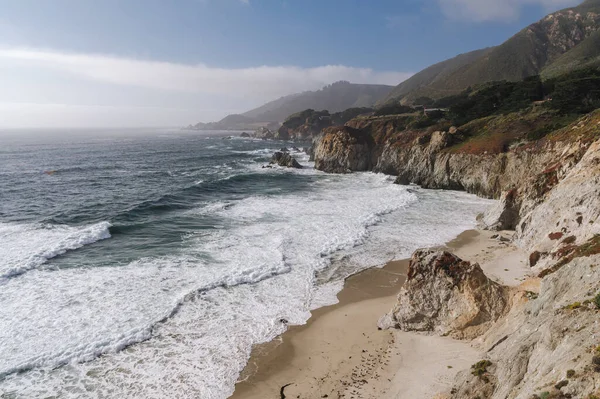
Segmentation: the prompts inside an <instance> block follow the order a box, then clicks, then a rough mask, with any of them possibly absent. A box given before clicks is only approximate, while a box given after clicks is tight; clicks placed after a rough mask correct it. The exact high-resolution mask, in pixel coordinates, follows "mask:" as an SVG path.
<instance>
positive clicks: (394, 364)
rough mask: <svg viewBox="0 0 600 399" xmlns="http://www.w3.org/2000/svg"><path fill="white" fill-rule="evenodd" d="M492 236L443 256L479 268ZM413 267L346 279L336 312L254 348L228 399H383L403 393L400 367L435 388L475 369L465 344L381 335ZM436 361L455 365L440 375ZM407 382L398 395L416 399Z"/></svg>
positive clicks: (453, 246)
mask: <svg viewBox="0 0 600 399" xmlns="http://www.w3.org/2000/svg"><path fill="white" fill-rule="evenodd" d="M487 233H489V232H483V231H480V230H466V231H464V232H463V233H461V234H460V235H458V236H457V237H456V238H455V239H454V240H452V241H450V242H448V243H447V244H446V245H444V246H440V247H439V248H446V249H449V250H450V251H453V252H456V253H458V254H459V256H461V253H462V254H463V255H462V256H465V257H467V256H466V255H471V257H470V258H469V260H473V261H478V259H472V258H473V257H474V255H475V254H481V257H482V259H481V260H482V261H483V260H485V259H483V257H484V255H485V254H488V253H489V252H490V250H489V248H488V247H489V245H486V241H489V236H490V235H491V234H487ZM498 245H500V244H498ZM476 257H480V256H476ZM408 262H409V260H408V259H404V260H399V261H392V262H388V263H387V264H386V265H385V266H384V267H383V268H376V267H372V268H369V269H366V270H364V271H362V272H360V273H358V274H355V275H353V276H350V277H348V278H347V279H346V280H345V282H344V288H343V289H342V290H341V291H340V292H339V293H338V301H339V302H338V303H337V304H335V305H332V306H327V307H323V308H319V309H316V310H314V311H312V316H311V318H310V319H309V320H308V321H307V323H306V324H304V325H301V326H291V327H290V328H289V329H288V330H287V331H286V332H285V333H283V334H282V335H280V336H279V337H277V338H276V339H275V340H273V341H271V342H268V343H265V344H259V345H255V347H254V348H253V350H252V354H251V357H250V360H249V361H248V364H247V365H246V367H245V368H244V370H243V372H242V373H241V375H240V377H239V379H238V383H237V384H236V386H235V392H234V393H233V395H232V396H231V397H230V398H232V399H242V398H244V399H248V398H250V399H252V398H257V399H258V398H281V397H288V398H316V397H319V398H320V397H328V398H342V397H344V398H352V397H357V398H358V397H384V396H383V395H384V394H385V392H388V391H398V389H393V388H394V387H393V386H392V385H394V384H392V380H394V381H396V379H397V377H398V376H401V375H402V373H401V371H402V369H403V367H402V364H405V367H404V369H406V370H405V371H408V373H407V374H406V375H405V376H404V377H405V378H410V375H411V372H412V371H415V372H419V373H420V372H421V371H427V369H429V372H432V373H434V374H432V375H431V376H430V377H431V378H434V379H435V380H436V381H445V380H448V381H449V380H451V378H453V377H454V375H455V374H456V372H457V371H458V370H460V369H461V368H464V366H465V365H467V363H468V365H470V364H472V363H469V362H471V361H472V359H474V358H476V351H475V350H473V349H471V348H470V346H469V345H468V344H466V343H463V342H457V341H453V340H451V339H449V338H435V339H436V342H435V343H433V342H431V343H430V342H428V341H429V339H431V338H434V337H427V336H419V335H416V334H407V333H402V334H400V335H401V336H399V334H398V332H396V331H380V330H378V328H377V321H378V319H379V318H380V317H381V316H383V315H384V314H385V313H387V312H388V311H389V310H390V309H391V308H392V306H393V304H394V302H395V301H396V297H397V294H398V292H399V291H400V288H401V287H402V285H403V284H404V282H405V280H406V273H407V270H408ZM426 341H427V342H426ZM432 346H434V347H435V349H433V348H431V347H432ZM428 347H429V351H435V353H436V355H434V356H427V355H425V356H422V353H419V348H421V351H420V352H423V351H424V350H425V351H426V350H427V348H428ZM401 348H407V349H409V350H410V351H412V352H414V353H413V354H412V355H411V356H412V357H413V360H412V361H411V363H412V364H413V365H415V366H416V364H414V363H415V362H416V363H418V364H420V365H421V366H420V367H418V368H417V369H415V368H414V367H412V366H411V365H410V364H407V362H406V360H407V356H406V355H407V354H406V353H404V354H401V352H402V350H401ZM440 348H445V349H444V350H445V351H446V353H448V354H450V356H451V357H450V358H448V359H445V360H444V359H440V358H444V356H445V355H440ZM462 353H467V355H465V356H462V355H461V354H462ZM409 357H410V356H409ZM432 357H434V358H435V360H434V361H433V363H436V364H437V363H440V361H442V360H443V362H444V363H450V362H453V363H454V365H450V364H447V365H442V366H441V367H440V365H439V364H437V367H434V365H432V364H431V361H430V360H431V358H432ZM421 369H423V370H421ZM399 370H400V372H399ZM420 377H421V378H424V376H423V375H421V374H420ZM400 379H401V380H402V378H400ZM406 381H407V380H404V384H402V382H403V381H400V385H401V387H399V388H400V390H399V393H404V394H406V395H415V394H416V392H415V391H414V390H412V389H411V384H406ZM408 381H410V380H408ZM396 385H398V384H396ZM412 385H415V384H412ZM420 385H423V384H420ZM438 385H439V384H438ZM396 388H398V387H396ZM420 391H422V389H421V390H420ZM397 394H398V392H397V393H396V394H395V395H397ZM419 394H421V392H419ZM392 397H397V396H392ZM405 397H407V398H408V397H410V396H405ZM413 397H418V396H413Z"/></svg>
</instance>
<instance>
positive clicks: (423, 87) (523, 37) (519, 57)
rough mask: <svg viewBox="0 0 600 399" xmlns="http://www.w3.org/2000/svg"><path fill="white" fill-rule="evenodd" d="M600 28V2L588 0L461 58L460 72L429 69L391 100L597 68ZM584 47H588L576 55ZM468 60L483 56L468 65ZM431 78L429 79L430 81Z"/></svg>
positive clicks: (436, 95)
mask: <svg viewBox="0 0 600 399" xmlns="http://www.w3.org/2000/svg"><path fill="white" fill-rule="evenodd" d="M599 23H600V0H587V1H585V2H584V3H582V4H581V5H579V6H577V7H573V8H568V9H565V10H561V11H558V12H555V13H553V14H550V15H548V16H546V17H544V18H543V19H542V20H540V21H538V22H536V23H534V24H532V25H530V26H528V27H527V28H525V29H523V30H521V31H520V32H519V33H517V34H516V35H514V36H513V37H511V38H510V39H508V40H507V41H506V42H504V43H503V44H501V45H499V46H497V47H493V48H491V49H489V50H480V53H479V54H478V53H477V52H475V53H468V54H465V55H463V56H460V57H463V58H462V60H465V61H467V62H464V64H463V65H459V64H460V63H455V65H458V67H457V68H455V69H454V70H452V71H451V72H450V73H446V74H443V75H442V76H439V75H434V74H428V73H425V72H426V71H427V70H428V69H430V68H428V69H426V70H424V71H423V72H422V73H421V74H423V75H422V77H423V79H422V80H421V81H420V85H419V86H418V87H416V88H413V89H411V90H409V91H407V90H406V87H407V84H406V82H405V83H402V84H400V85H399V86H397V87H396V88H395V89H394V91H393V93H394V95H393V96H389V97H388V98H387V100H388V101H390V100H395V101H397V100H402V102H405V103H407V102H408V103H412V102H414V101H415V100H416V99H417V98H419V97H430V98H433V99H438V98H441V97H444V96H447V95H450V94H457V93H460V92H461V91H462V90H464V89H466V88H468V87H471V86H475V85H478V84H482V83H487V82H492V81H501V80H508V81H519V80H521V79H524V78H526V77H528V76H533V75H537V74H540V73H542V71H544V70H545V68H547V71H549V72H548V74H560V73H565V72H568V71H569V70H571V68H579V67H585V66H587V65H588V64H589V63H588V62H587V61H585V60H586V59H588V60H592V63H593V62H594V61H593V59H594V58H595V57H596V56H597V53H598V51H599V49H598V45H597V43H598V39H597V36H596V32H597V31H598V29H599ZM588 39H590V40H589V41H588ZM580 44H581V45H583V46H584V47H583V48H582V49H581V50H579V51H574V50H575V49H577V47H578V46H579V45H580ZM469 55H479V56H478V57H474V59H473V60H468V58H469V57H468V56H469ZM563 56H564V59H563V58H562V57H563ZM453 60H456V58H455V59H453ZM453 60H449V61H446V62H450V61H453ZM555 62H556V63H557V64H555V66H553V64H554V63H555ZM442 64H444V63H442ZM438 65H440V64H438ZM434 67H436V66H434ZM434 67H431V68H434ZM553 68H555V69H553ZM418 75H420V74H418ZM427 76H429V77H430V79H426V77H427Z"/></svg>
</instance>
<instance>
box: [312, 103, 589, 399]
mask: <svg viewBox="0 0 600 399" xmlns="http://www.w3.org/2000/svg"><path fill="white" fill-rule="evenodd" d="M502 118H504V119H502V127H501V128H494V127H493V125H494V123H496V121H497V119H493V118H492V119H490V118H487V119H485V120H483V121H479V122H477V125H476V127H477V128H478V129H480V131H483V132H484V133H483V134H475V135H474V134H473V132H472V131H470V130H469V128H470V127H469V126H463V127H461V128H459V129H456V128H449V127H446V128H444V129H443V130H442V129H439V130H438V129H437V128H434V129H428V130H427V129H425V130H410V129H406V128H405V126H404V125H403V123H402V119H401V118H399V117H390V118H362V119H356V120H353V121H351V122H350V123H348V126H346V127H343V128H330V129H328V130H326V131H325V132H324V133H323V136H322V137H321V138H320V139H319V140H317V142H316V143H315V157H316V163H315V164H316V166H317V167H318V168H320V169H322V170H326V171H330V172H347V171H353V170H373V171H378V172H384V173H389V174H393V175H396V176H398V182H399V183H403V184H407V183H416V184H420V185H422V186H424V187H428V188H439V189H461V190H466V191H469V192H471V193H475V194H478V195H481V196H485V197H490V198H500V199H501V201H498V203H497V205H496V206H494V207H493V208H492V209H490V210H489V211H488V212H487V213H486V214H485V215H483V216H482V217H481V220H480V221H481V223H482V225H484V227H486V228H489V229H499V230H502V229H512V230H515V234H514V243H515V244H516V245H518V246H520V247H521V248H522V249H523V250H524V252H525V253H526V254H527V255H528V259H527V261H528V262H529V265H530V266H531V272H532V273H531V274H532V276H533V277H532V278H531V279H529V280H528V281H526V282H525V283H523V285H521V286H519V287H516V288H509V287H504V286H501V285H499V284H497V283H495V282H492V281H490V280H489V279H488V278H487V277H486V276H485V274H484V273H483V271H482V269H481V268H480V267H479V265H477V264H472V263H469V262H468V259H466V260H462V259H460V258H458V257H456V256H455V255H452V254H450V253H447V252H436V251H418V252H416V253H415V254H414V255H413V258H412V260H411V263H410V271H409V277H408V282H407V283H406V285H405V286H404V287H403V288H402V290H401V292H400V294H399V296H398V302H397V304H396V305H395V306H394V307H393V309H392V310H391V312H390V313H389V314H388V315H386V316H385V317H384V318H382V320H380V327H385V328H398V329H402V330H406V331H419V332H425V333H427V334H439V335H450V336H452V337H455V338H459V339H474V341H473V345H475V346H476V347H478V348H479V349H480V350H481V352H482V353H483V355H482V360H481V362H478V363H477V364H474V365H473V367H472V368H471V369H470V370H465V371H464V372H461V373H460V374H459V376H458V379H457V381H456V382H455V384H454V387H453V388H452V389H451V390H450V391H449V392H445V393H443V394H442V395H441V396H439V397H441V398H457V399H484V398H493V399H506V398H509V399H513V398H518V399H533V398H537V399H539V398H583V399H597V398H598V397H600V329H599V325H600V218H599V216H600V111H596V112H593V113H591V114H589V115H585V116H583V117H582V118H580V119H579V120H577V121H575V122H574V123H571V124H569V125H568V126H566V127H564V128H561V129H556V130H555V131H553V132H551V133H549V134H547V135H546V136H544V137H543V138H542V139H529V138H528V137H530V136H528V134H526V133H525V132H526V131H527V130H529V131H531V129H534V128H536V126H537V125H532V124H528V123H525V122H526V121H525V119H526V118H527V116H526V115H522V114H520V115H519V117H518V118H513V119H511V118H507V117H502ZM523 124H524V125H523ZM521 125H523V126H524V128H523V134H521V133H520V130H519V129H521V127H520V126H521ZM507 266H509V265H507Z"/></svg>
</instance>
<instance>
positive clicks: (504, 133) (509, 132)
mask: <svg viewBox="0 0 600 399" xmlns="http://www.w3.org/2000/svg"><path fill="white" fill-rule="evenodd" d="M574 118H575V117H569V116H560V115H558V114H557V113H556V112H553V111H549V110H546V109H541V108H540V109H538V108H529V109H527V110H523V111H519V112H513V113H510V114H507V115H494V116H488V117H486V118H481V119H476V120H474V121H471V122H469V123H467V124H465V125H463V126H461V127H460V129H459V134H458V135H457V136H456V141H457V143H456V144H455V145H453V146H452V147H450V148H449V149H448V150H447V151H448V152H451V153H467V154H486V153H487V154H500V153H503V152H507V151H508V150H509V149H510V148H511V146H512V145H513V144H518V143H522V144H523V145H524V144H526V143H527V142H530V141H535V140H539V139H541V138H543V137H544V136H546V135H548V134H549V133H551V132H552V131H554V130H555V129H558V128H561V127H563V126H565V125H566V124H567V123H570V122H571V121H572V120H573V119H574Z"/></svg>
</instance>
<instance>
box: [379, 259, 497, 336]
mask: <svg viewBox="0 0 600 399" xmlns="http://www.w3.org/2000/svg"><path fill="white" fill-rule="evenodd" d="M508 291H509V290H508V289H507V288H506V287H502V286H501V285H499V284H498V283H495V282H493V281H491V280H490V279H489V278H487V277H486V275H485V274H484V273H483V271H482V270H481V267H479V265H478V264H476V263H475V264H471V263H470V262H466V261H463V260H462V259H460V258H458V257H457V256H455V255H453V254H451V253H449V252H445V251H435V250H421V251H417V252H415V253H414V254H413V256H412V259H411V260H410V266H409V269H408V279H407V281H406V283H405V285H404V286H403V287H402V289H401V291H400V294H399V295H398V303H397V305H396V306H395V307H394V309H393V310H392V311H391V312H390V314H388V315H386V316H384V317H383V318H382V319H381V320H380V323H379V327H380V328H390V327H394V328H398V329H401V330H404V331H422V332H432V333H433V332H435V333H437V334H440V335H451V336H453V337H456V338H473V337H476V336H479V335H481V334H482V333H483V332H485V331H487V329H489V327H490V326H491V325H492V323H493V322H495V321H496V320H498V319H499V318H500V317H501V316H503V315H504V314H505V313H506V311H507V309H508Z"/></svg>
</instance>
